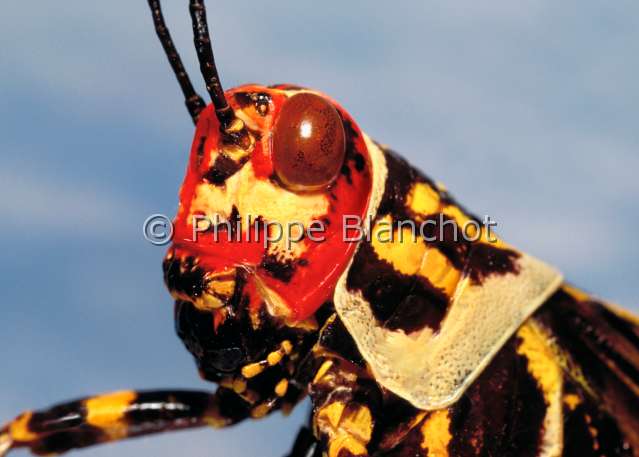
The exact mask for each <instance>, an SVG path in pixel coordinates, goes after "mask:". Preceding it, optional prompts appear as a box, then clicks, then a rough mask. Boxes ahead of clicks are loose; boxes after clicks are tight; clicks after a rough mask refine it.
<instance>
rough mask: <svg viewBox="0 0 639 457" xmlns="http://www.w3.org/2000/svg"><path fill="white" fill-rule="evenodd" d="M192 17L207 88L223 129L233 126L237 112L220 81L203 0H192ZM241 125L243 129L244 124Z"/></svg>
mask: <svg viewBox="0 0 639 457" xmlns="http://www.w3.org/2000/svg"><path fill="white" fill-rule="evenodd" d="M189 10H190V11H191V19H192V21H193V41H194V43H195V50H196V51H197V57H198V60H199V61H200V70H201V71H202V76H204V82H205V83H206V90H207V91H208V93H209V95H210V96H211V101H212V102H213V106H214V107H215V114H216V115H217V118H218V119H219V121H220V125H221V127H222V129H223V130H228V129H229V128H231V124H233V121H234V120H236V117H235V113H234V112H233V110H232V109H231V107H230V106H229V103H228V101H227V100H226V97H225V96H224V89H222V84H221V83H220V76H219V75H218V73H217V68H216V67H215V59H214V58H213V49H212V48H211V37H210V35H209V27H208V25H207V22H206V8H205V6H204V1H203V0H190V7H189ZM234 127H236V128H237V127H239V130H243V128H244V126H243V124H242V125H239V126H234Z"/></svg>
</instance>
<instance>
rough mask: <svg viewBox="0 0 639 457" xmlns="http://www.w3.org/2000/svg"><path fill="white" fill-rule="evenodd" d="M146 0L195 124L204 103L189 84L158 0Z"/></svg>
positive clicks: (156, 31) (156, 30)
mask: <svg viewBox="0 0 639 457" xmlns="http://www.w3.org/2000/svg"><path fill="white" fill-rule="evenodd" d="M148 1H149V8H151V14H152V15H153V24H154V26H155V33H157V36H158V38H159V39H160V43H162V47H163V48H164V52H165V53H166V56H167V58H168V59H169V63H170V64H171V68H172V69H173V72H174V73H175V77H176V78H177V80H178V83H179V84H180V88H182V93H183V94H184V103H185V104H186V109H188V110H189V113H190V114H191V118H192V119H193V123H194V124H196V123H197V120H198V117H199V116H200V112H201V111H202V110H203V109H204V108H205V107H206V103H205V102H204V100H203V99H202V97H200V96H199V95H198V94H197V93H196V92H195V89H194V88H193V84H191V80H190V79H189V75H188V74H187V73H186V70H185V69H184V65H183V64H182V59H180V55H179V54H178V52H177V50H176V49H175V45H174V44H173V40H172V39H171V34H170V33H169V29H168V27H167V26H166V23H165V22H164V16H163V15H162V7H161V5H160V0H148Z"/></svg>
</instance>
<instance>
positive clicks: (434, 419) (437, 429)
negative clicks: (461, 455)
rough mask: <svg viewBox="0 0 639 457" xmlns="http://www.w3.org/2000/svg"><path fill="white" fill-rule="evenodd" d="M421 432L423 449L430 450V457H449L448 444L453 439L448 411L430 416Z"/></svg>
mask: <svg viewBox="0 0 639 457" xmlns="http://www.w3.org/2000/svg"><path fill="white" fill-rule="evenodd" d="M421 432H422V443H421V447H422V449H428V457H448V443H450V440H451V439H453V436H452V435H451V434H450V416H449V414H448V410H446V409H440V410H438V411H435V412H433V413H432V414H431V415H430V416H428V418H427V419H426V421H425V422H424V424H423V425H422V428H421Z"/></svg>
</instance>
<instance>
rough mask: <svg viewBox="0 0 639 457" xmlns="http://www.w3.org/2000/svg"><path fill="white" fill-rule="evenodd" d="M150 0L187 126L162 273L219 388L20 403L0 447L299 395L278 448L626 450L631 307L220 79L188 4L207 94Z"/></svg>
mask: <svg viewBox="0 0 639 457" xmlns="http://www.w3.org/2000/svg"><path fill="white" fill-rule="evenodd" d="M148 3H149V6H150V8H151V12H152V15H153V19H154V24H155V29H156V32H157V35H158V37H159V39H160V42H161V43H162V46H163V48H164V50H165V52H166V54H167V56H168V59H169V62H170V64H171V67H172V68H173V71H174V72H175V74H176V77H177V80H178V82H179V84H180V87H181V89H182V91H183V93H184V97H185V103H186V107H187V109H188V111H189V113H190V115H191V117H192V119H193V121H194V123H195V125H196V128H195V135H194V139H193V143H192V148H191V153H190V158H189V162H188V167H187V173H186V177H185V179H184V182H183V185H182V188H181V190H180V205H179V209H178V213H177V215H176V218H175V222H174V225H175V236H174V239H173V243H172V245H171V246H170V248H169V250H168V252H167V254H166V257H165V260H164V264H163V268H164V280H165V283H166V285H167V287H168V289H169V291H170V293H171V295H172V296H173V298H174V299H175V320H176V328H177V333H178V335H179V336H180V338H181V339H182V340H183V342H184V344H185V346H186V348H187V349H188V350H189V351H190V352H191V353H192V354H193V356H194V359H195V361H196V364H197V367H198V369H199V372H200V374H201V376H202V378H204V379H205V380H208V381H212V382H214V383H216V384H218V387H217V390H216V391H215V392H214V393H209V392H204V391H203V392H196V391H147V392H136V391H121V392H115V393H110V394H105V395H98V396H94V397H89V398H85V399H81V400H77V401H73V402H69V403H64V404H60V405H58V406H54V407H52V408H50V409H48V410H43V411H27V412H25V413H23V414H21V415H19V416H18V417H17V418H16V419H14V420H13V421H12V422H10V423H8V424H7V425H6V426H5V427H4V428H2V429H1V430H0V455H2V456H4V455H5V454H6V453H7V452H9V451H10V450H12V449H19V448H26V449H29V450H30V451H32V452H33V453H34V454H38V455H51V454H59V453H64V452H66V451H69V450H72V449H76V448H83V447H87V446H92V445H96V444H99V443H105V442H113V441H118V440H122V439H126V438H131V437H136V436H141V435H148V434H153V433H160V432H165V431H171V430H179V429H186V428H193V427H203V426H212V427H216V428H220V427H228V426H231V425H233V424H236V423H238V422H240V421H243V420H246V419H249V418H253V419H258V418H261V417H264V416H266V415H267V414H269V413H271V412H273V411H276V410H282V411H284V412H287V411H290V410H291V409H292V408H293V407H294V406H295V405H296V404H298V403H299V402H300V401H301V400H302V399H303V398H304V397H305V396H306V395H309V396H310V397H311V401H312V405H313V408H312V412H311V417H310V423H309V427H304V428H303V429H302V430H301V431H300V432H299V434H298V436H297V439H296V440H295V443H294V446H293V449H292V451H291V453H290V457H309V456H311V457H312V456H320V455H321V456H329V457H349V456H411V457H412V456H423V457H433V456H451V457H457V456H460V457H462V456H464V457H465V456H544V457H545V456H562V455H563V456H579V457H584V456H635V457H637V456H639V321H638V320H637V319H636V318H635V317H633V316H631V315H629V314H628V313H626V312H624V311H622V310H620V309H618V308H616V307H614V306H612V305H609V304H606V303H602V302H600V301H598V300H596V299H594V298H592V297H590V296H589V295H587V294H586V293H584V292H582V291H580V290H579V289H577V288H575V287H573V286H571V285H570V284H568V283H567V282H565V281H564V278H563V276H562V275H561V273H560V272H559V271H557V270H556V269H555V268H553V267H551V266H549V265H547V264H545V263H544V262H542V261H540V260H538V259H535V258H533V257H532V256H530V255H527V254H525V253H523V252H521V251H519V250H517V249H516V248H514V247H512V246H510V245H508V244H507V243H505V242H504V241H502V240H501V239H499V238H495V237H493V236H491V234H490V230H489V228H490V227H488V226H487V225H486V224H485V223H482V221H479V220H478V219H477V218H476V217H475V216H473V215H472V214H471V213H469V212H468V211H467V210H465V209H464V208H463V207H462V206H460V205H459V204H458V203H457V202H456V201H455V200H454V199H453V197H452V196H451V195H450V194H449V193H448V191H447V190H446V189H445V188H444V187H443V186H442V185H440V184H438V183H436V182H435V181H433V180H431V179H430V178H428V177H427V176H425V175H424V174H423V173H422V172H420V171H419V170H417V169H415V168H414V167H412V166H411V165H410V164H409V163H408V162H406V161H405V160H404V159H402V158H401V157H400V156H399V155H398V154H396V153H395V152H393V151H391V150H390V149H389V148H387V147H385V146H383V145H381V144H379V143H376V142H375V141H373V140H372V139H371V138H370V137H368V135H366V134H365V133H364V132H362V131H361V130H360V129H359V127H358V126H357V124H356V122H355V121H354V120H353V119H352V118H351V116H350V115H349V114H348V113H347V112H346V111H345V110H344V109H343V108H342V107H341V106H340V105H339V104H338V103H337V102H336V101H334V100H332V99H331V98H330V97H328V96H326V95H324V94H322V93H320V92H317V91H314V90H310V89H305V88H302V87H298V86H293V85H275V86H262V85H255V84H251V85H245V86H241V87H237V88H234V89H231V90H228V91H224V90H223V88H222V86H221V83H220V78H219V75H218V72H217V69H216V66H215V61H214V57H213V51H212V46H211V40H210V36H209V32H208V26H207V22H206V11H205V7H204V2H203V1H202V0H190V12H191V17H192V21H193V31H194V43H195V47H196V50H197V55H198V59H199V62H200V68H201V72H202V75H203V77H204V80H205V82H206V87H207V91H208V93H209V96H210V98H211V103H209V104H207V103H205V102H204V100H203V99H202V98H201V97H200V96H199V95H198V94H196V92H195V90H194V88H193V85H192V84H191V81H190V80H189V77H188V75H187V73H186V71H185V70H184V67H183V65H182V62H181V60H180V57H179V55H178V53H177V51H176V50H175V47H174V45H173V42H172V40H171V37H170V34H169V31H168V29H167V27H166V25H165V23H164V19H163V16H162V11H161V7H160V2H159V1H158V0H149V1H148ZM352 220H356V221H359V223H358V224H353V223H352ZM212 221H214V222H212ZM243 221H244V224H242V223H240V222H243ZM275 227H280V228H282V227H287V228H288V229H289V230H281V232H280V233H279V236H273V235H274V234H273V231H275ZM291 227H292V228H296V229H297V231H293V230H292V229H291ZM416 228H418V229H417V230H416ZM220 234H221V235H223V236H222V237H221V238H222V239H220V236H219V235H220ZM224 235H225V236H224Z"/></svg>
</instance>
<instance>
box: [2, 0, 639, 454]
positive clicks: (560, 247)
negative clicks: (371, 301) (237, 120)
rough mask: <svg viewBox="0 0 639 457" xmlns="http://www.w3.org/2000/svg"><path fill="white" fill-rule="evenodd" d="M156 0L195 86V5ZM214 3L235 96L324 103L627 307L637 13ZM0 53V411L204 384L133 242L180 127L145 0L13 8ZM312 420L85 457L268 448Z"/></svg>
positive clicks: (161, 194) (638, 145) (157, 198)
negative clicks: (321, 98)
mask: <svg viewBox="0 0 639 457" xmlns="http://www.w3.org/2000/svg"><path fill="white" fill-rule="evenodd" d="M165 3H166V6H165V10H166V16H167V20H168V22H169V24H170V26H171V28H172V32H173V35H174V38H175V41H176V43H177V45H178V48H179V49H180V50H181V51H182V55H183V58H184V60H185V62H186V63H187V66H188V68H189V69H190V72H191V74H192V76H193V78H194V80H196V81H197V82H198V84H199V83H200V79H199V76H198V74H197V70H196V67H197V66H196V59H195V53H194V52H193V48H192V44H191V43H192V41H191V29H190V23H189V18H188V11H187V7H186V3H187V2H175V1H174V2H168V1H167V2H165ZM209 3H210V4H209V18H210V25H211V28H212V30H213V33H214V47H215V51H216V58H217V62H218V66H219V68H220V72H221V75H222V79H223V81H224V83H225V85H226V86H227V87H231V86H233V85H237V84H241V83H245V82H263V83H275V82H290V83H297V84H301V85H305V86H308V87H314V88H317V89H319V90H322V91H324V92H326V93H328V94H330V95H332V96H333V97H334V98H336V99H337V100H339V101H340V102H341V103H342V104H343V105H344V106H345V107H346V108H347V109H348V110H349V111H350V113H351V114H352V115H353V117H354V118H355V119H357V120H358V122H359V124H360V127H362V128H363V129H364V130H365V131H367V132H368V133H369V134H370V135H371V136H373V137H374V138H376V139H378V140H379V141H381V142H383V143H386V144H389V145H391V146H392V147H393V148H394V149H396V150H397V151H399V152H401V153H402V154H403V155H405V156H406V157H407V158H409V159H410V160H411V161H412V162H413V163H415V164H416V165H418V166H419V167H420V168H421V169H422V170H423V171H425V172H426V173H427V174H429V175H430V176H431V177H433V178H436V179H438V180H441V181H443V182H444V183H446V184H447V186H448V187H449V189H450V190H451V191H452V192H453V194H454V195H456V196H457V197H458V199H459V200H460V201H461V202H463V203H464V204H465V205H466V206H468V207H469V208H471V209H473V210H474V211H475V212H476V213H478V214H482V215H483V214H489V215H491V216H492V217H493V219H495V220H497V221H498V223H499V232H500V233H501V234H502V235H503V237H504V238H506V239H507V240H508V241H510V242H512V243H513V244H515V245H516V246H519V247H520V248H522V249H524V250H527V251H529V252H531V253H532V254H535V255H537V256H539V257H542V258H544V259H546V260H548V261H549V262H551V263H553V264H555V265H557V266H558V267H559V268H560V269H561V270H562V271H563V272H564V273H565V274H566V276H567V277H568V278H570V279H571V280H572V281H573V282H575V283H576V284H579V285H581V286H583V287H585V288H586V289H587V290H589V291H592V292H594V293H596V294H597V295H600V296H603V297H607V298H609V299H611V300H613V301H616V302H618V303H620V304H622V305H624V306H626V307H628V308H630V309H634V310H638V309H639V308H637V305H639V288H638V287H637V277H638V273H639V243H637V242H636V227H637V225H638V223H639V212H638V211H637V201H638V198H639V181H638V180H637V179H636V173H637V170H639V129H638V128H637V119H639V85H637V81H639V63H638V61H637V58H636V56H637V55H639V4H638V3H637V2H636V1H632V0H618V1H615V2H603V1H592V0H586V1H583V0H582V1H579V2H578V1H576V0H566V1H563V2H559V3H558V2H553V1H550V0H522V1H519V2H511V1H506V0H499V1H497V0H493V1H490V0H489V1H486V2H481V3H479V2H474V1H471V0H461V1H458V2H446V3H444V2H438V3H435V2H416V1H412V2H409V1H399V2H392V3H393V4H392V5H391V3H390V2H381V1H372V0H368V1H363V0H362V1H351V2H348V3H344V2H341V1H340V2H338V1H335V0H330V1H324V2H321V5H320V4H318V3H314V4H313V7H312V8H311V7H310V6H309V5H310V3H303V2H295V1H292V0H286V1H284V0H283V1H280V2H259V3H258V2H253V4H251V5H249V4H248V2H243V3H240V2H228V1H226V2H223V1H218V2H209ZM0 42H1V43H2V46H0V191H1V192H2V199H0V214H2V224H0V235H2V238H3V240H4V242H3V248H2V252H3V254H4V259H3V260H4V261H3V262H2V265H1V266H0V278H1V279H0V281H1V282H0V285H1V287H2V292H3V303H2V307H1V308H0V309H1V310H2V311H1V314H0V316H1V317H0V357H1V358H2V360H3V367H2V376H1V377H0V417H4V418H10V417H13V416H14V415H15V414H17V413H18V412H19V411H21V410H22V409H25V408H28V407H43V406H47V405H49V404H51V403H52V402H56V401H59V400H64V399H69V398H75V397H78V396H82V395H87V394H91V393H96V392H102V391H110V390H114V389H120V388H127V387H133V388H153V387H193V388H195V387H202V388H206V387H207V385H205V384H204V383H202V382H201V381H199V379H198V378H197V373H196V371H195V368H194V365H193V363H192V361H191V359H190V356H189V355H188V354H187V353H186V351H185V350H184V349H183V348H182V345H181V343H180V342H179V341H178V339H177V337H176V336H175V335H174V331H173V322H172V303H171V300H170V298H169V296H168V294H167V293H166V292H165V290H164V286H163V284H162V279H161V271H160V262H161V258H162V256H163V253H164V249H162V248H155V247H153V246H151V245H149V244H147V243H146V242H145V241H144V240H143V238H142V236H141V224H142V222H143V221H144V219H145V218H146V217H147V216H148V215H150V214H152V213H158V212H159V213H166V214H173V213H174V211H175V208H176V203H177V189H178V186H179V184H180V182H181V179H182V175H183V171H184V168H185V163H186V157H187V153H188V149H189V145H190V142H191V135H192V131H193V128H192V125H191V123H190V120H189V118H188V115H187V114H186V111H185V110H184V108H183V105H182V100H181V98H180V92H179V89H178V86H177V84H176V83H175V81H174V79H173V76H172V74H171V72H170V70H169V67H168V64H167V63H166V61H165V58H164V56H163V54H162V51H161V48H160V46H159V44H158V43H157V41H156V39H155V35H154V33H153V30H152V26H151V22H150V17H149V13H148V11H147V9H146V2H144V1H142V0H140V1H137V2H131V1H124V0H111V1H109V2H87V1H81V0H68V1H65V2H35V3H34V2H24V1H18V0H8V1H7V2H5V4H4V5H3V12H2V15H1V17H0ZM199 86H200V87H201V84H199ZM305 408H306V406H304V407H302V409H300V410H298V411H297V412H296V413H295V414H294V415H293V417H292V418H289V419H288V420H284V419H283V418H281V417H280V416H279V415H278V416H276V417H274V418H271V419H268V420H266V421H261V422H258V423H254V424H247V425H243V426H241V427H239V428H236V429H233V430H231V431H225V432H212V431H209V430H204V431H198V432H183V433H179V434H176V435H170V436H164V437H161V438H154V439H150V440H149V439H142V440H136V441H132V442H128V443H126V444H122V445H119V447H117V448H116V447H113V446H106V447H100V448H95V449H92V450H90V451H85V452H81V453H79V454H86V455H92V456H110V455H116V454H117V455H120V456H124V457H128V456H131V457H133V456H136V457H137V456H139V455H141V454H142V455H155V456H158V457H161V456H167V457H168V456H172V457H173V456H174V455H175V454H176V453H180V454H181V455H193V456H199V455H212V456H217V455H220V456H221V455H265V456H270V455H273V456H278V455H281V454H283V453H284V452H285V451H286V450H287V449H288V448H289V446H290V443H291V442H292V439H293V436H294V434H295V432H296V428H297V426H298V425H299V424H300V423H301V422H302V421H303V418H304V413H305V411H304V410H305Z"/></svg>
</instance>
